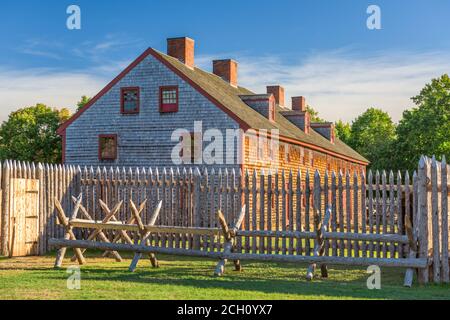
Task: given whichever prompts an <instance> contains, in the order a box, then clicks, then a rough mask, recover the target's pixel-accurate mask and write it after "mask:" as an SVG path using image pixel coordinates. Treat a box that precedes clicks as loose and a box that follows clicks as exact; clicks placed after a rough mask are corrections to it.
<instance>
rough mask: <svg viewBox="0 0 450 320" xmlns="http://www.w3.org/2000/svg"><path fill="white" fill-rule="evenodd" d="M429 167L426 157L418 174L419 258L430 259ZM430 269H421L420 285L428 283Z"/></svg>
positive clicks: (422, 159) (422, 158)
mask: <svg viewBox="0 0 450 320" xmlns="http://www.w3.org/2000/svg"><path fill="white" fill-rule="evenodd" d="M427 167H428V161H427V160H426V159H425V157H424V156H422V157H421V158H420V161H419V167H418V172H417V175H418V176H417V179H418V181H417V187H418V188H417V194H416V196H417V201H418V207H417V209H418V210H417V220H418V224H417V227H418V240H419V258H422V259H428V217H429V213H428V199H427V198H428V197H427V171H428V170H427ZM428 277H429V273H428V268H424V269H419V274H418V278H419V283H420V284H427V283H428Z"/></svg>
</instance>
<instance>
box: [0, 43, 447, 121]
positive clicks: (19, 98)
mask: <svg viewBox="0 0 450 320" xmlns="http://www.w3.org/2000/svg"><path fill="white" fill-rule="evenodd" d="M227 56H232V57H237V58H236V59H237V60H238V62H239V84H240V85H242V86H245V87H248V88H249V89H251V90H253V91H255V92H258V93H259V92H265V86H266V85H269V84H270V85H272V84H281V85H283V86H284V87H285V88H286V94H287V97H286V98H287V100H286V101H287V102H288V104H290V103H289V101H290V96H293V95H304V96H306V98H307V101H308V103H309V104H310V105H312V106H313V107H314V108H315V109H316V110H318V111H319V112H320V115H321V116H322V117H323V118H325V119H327V120H329V121H335V120H337V119H342V120H345V121H351V120H353V119H354V118H355V117H356V116H358V115H359V114H361V113H362V112H364V111H365V110H366V109H367V108H368V107H372V106H376V107H378V108H381V109H383V110H386V111H388V112H389V114H390V115H391V116H392V118H393V120H394V121H398V120H399V119H400V118H401V114H402V112H403V110H405V109H408V108H410V107H411V106H412V102H411V101H410V97H412V96H414V95H416V94H417V93H418V92H419V91H420V89H421V88H422V87H423V86H424V85H425V83H428V82H429V81H430V80H431V79H432V78H434V77H438V76H440V75H441V74H442V73H445V72H449V70H450V54H447V53H436V52H435V53H420V54H413V53H409V54H407V53H404V54H401V53H396V54H392V53H390V54H388V53H385V54H380V55H379V56H373V57H369V58H362V57H358V56H352V55H349V54H346V53H345V52H343V51H342V50H341V51H335V52H329V53H322V54H315V55H310V56H309V57H307V58H306V59H303V60H301V61H299V62H297V63H295V62H294V63H287V62H285V61H286V60H284V59H282V58H281V57H250V56H248V55H245V54H244V55H242V54H241V55H239V54H232V55H223V54H222V55H220V56H217V57H214V58H220V57H227ZM211 60H213V57H211V56H205V55H203V56H198V57H197V58H196V63H197V64H198V65H199V66H200V67H202V68H204V69H207V70H211ZM291 61H292V59H291ZM128 63H129V61H120V62H117V61H115V62H112V61H111V62H110V63H108V62H104V63H103V64H99V65H98V66H96V67H95V68H91V69H86V70H85V71H78V72H76V73H72V72H61V71H58V70H52V69H26V70H12V69H8V68H5V67H2V66H0V97H1V99H0V121H2V120H5V119H6V118H7V116H8V114H9V113H10V112H11V111H14V110H17V109H18V108H22V107H24V106H30V105H35V104H36V103H38V102H40V103H45V104H47V105H49V106H57V107H72V108H74V106H75V105H76V102H77V101H79V99H80V96H81V95H88V96H94V95H95V94H96V93H97V92H98V91H99V90H101V88H103V87H104V86H105V85H106V84H107V83H108V82H109V81H110V80H111V79H112V78H114V76H116V75H117V74H118V73H119V72H120V71H121V70H122V69H123V68H125V66H126V65H128Z"/></svg>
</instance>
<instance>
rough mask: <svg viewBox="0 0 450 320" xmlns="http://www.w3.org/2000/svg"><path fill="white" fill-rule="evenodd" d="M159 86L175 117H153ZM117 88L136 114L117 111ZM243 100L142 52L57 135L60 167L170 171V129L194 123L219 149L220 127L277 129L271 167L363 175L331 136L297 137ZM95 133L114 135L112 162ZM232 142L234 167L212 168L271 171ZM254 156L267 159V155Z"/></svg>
mask: <svg viewBox="0 0 450 320" xmlns="http://www.w3.org/2000/svg"><path fill="white" fill-rule="evenodd" d="M164 86H177V87H178V111H177V112H172V113H160V109H159V108H160V88H161V87H164ZM124 87H139V91H140V98H139V113H137V114H122V113H121V96H120V93H121V88H124ZM249 95H250V96H251V95H254V93H253V92H251V91H250V90H248V89H245V88H242V87H236V86H232V85H230V84H229V83H228V82H227V81H224V80H223V79H222V78H220V77H219V76H217V75H214V74H212V73H208V72H205V71H203V70H201V69H198V68H195V67H194V68H191V67H189V66H186V65H185V64H184V63H182V62H180V61H179V60H177V59H176V58H173V57H170V56H167V55H165V54H163V53H160V52H158V51H156V50H154V49H151V48H150V49H148V50H147V51H146V52H145V53H144V54H142V55H141V56H140V57H139V58H138V59H137V60H136V61H135V62H134V63H133V64H132V65H131V66H130V67H129V68H127V69H126V71H125V72H123V73H122V74H121V75H120V76H119V77H118V78H116V79H115V80H113V82H112V83H111V84H110V85H108V86H107V87H106V89H104V90H103V91H102V94H99V95H98V96H96V97H95V98H94V99H93V100H92V102H91V103H90V104H89V105H88V106H86V107H85V108H84V109H83V110H82V111H80V112H78V113H77V114H76V115H75V116H74V117H73V118H72V119H71V120H69V121H68V122H67V123H66V124H63V126H62V127H61V128H60V129H59V133H60V134H62V135H63V136H65V162H66V163H68V164H75V165H82V166H83V165H104V166H110V165H119V166H140V167H171V166H174V164H173V162H172V159H171V154H172V149H173V147H174V146H175V144H177V143H178V141H176V142H175V141H171V135H172V133H173V131H174V130H176V129H179V128H184V129H186V130H188V131H189V132H193V131H194V121H202V122H203V131H205V130H207V129H212V128H214V129H219V130H220V131H221V132H222V133H223V137H224V139H223V140H224V151H226V148H225V142H226V139H225V137H226V134H225V130H226V129H234V130H236V129H239V128H242V129H245V130H247V129H249V128H252V129H256V130H258V129H267V130H271V129H278V130H279V133H280V140H281V141H280V147H279V149H278V152H279V156H280V160H281V161H280V162H279V167H278V169H287V170H289V169H294V170H295V169H298V168H302V169H304V168H317V169H319V170H320V171H321V173H322V174H323V172H324V171H325V170H326V169H329V170H339V169H342V170H343V171H345V170H346V169H352V170H364V168H365V166H366V165H367V163H368V161H367V159H365V158H364V157H362V156H361V155H360V154H358V153H357V152H356V151H354V150H353V149H351V148H350V147H349V146H347V145H346V144H345V143H343V142H342V141H340V140H339V139H338V138H336V139H335V140H334V143H332V142H330V141H329V140H328V139H326V138H325V137H323V136H322V135H321V134H319V133H318V132H316V131H314V130H312V129H310V130H309V132H307V133H305V132H304V131H303V130H302V129H300V128H299V127H297V126H296V125H295V124H293V123H292V122H290V121H289V120H288V119H287V118H286V117H284V116H283V112H286V111H287V110H288V109H287V108H284V107H280V106H278V105H277V106H276V108H275V112H276V114H275V121H270V120H269V119H268V118H267V117H265V116H264V115H263V114H260V113H258V111H256V110H254V109H253V108H251V107H250V106H249V105H247V104H246V103H245V102H244V101H243V100H242V96H249ZM279 98H280V97H279ZM102 134H106V135H109V134H116V135H117V146H118V147H117V159H116V160H113V161H112V160H110V161H107V160H106V161H100V160H99V159H98V137H99V135H102ZM238 143H239V144H240V145H243V146H244V148H245V150H244V151H243V159H240V160H244V161H243V164H242V165H240V162H241V161H238V160H237V155H236V154H235V155H234V158H235V161H234V164H228V165H226V164H215V165H214V166H217V167H221V168H224V167H228V168H229V169H231V168H234V169H236V170H239V169H257V170H259V169H262V168H269V167H271V163H270V161H269V160H267V159H263V162H262V163H256V164H255V163H254V157H257V155H258V147H257V146H252V145H251V144H249V143H247V142H246V141H239V142H238ZM207 144H208V143H203V146H204V147H205V146H206V145H207ZM259 151H260V152H259V153H264V154H265V155H267V150H266V151H264V150H261V149H260V150H259ZM275 152H277V151H275ZM222 158H223V159H224V162H225V157H222Z"/></svg>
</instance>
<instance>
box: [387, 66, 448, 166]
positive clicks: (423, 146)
mask: <svg viewBox="0 0 450 320" xmlns="http://www.w3.org/2000/svg"><path fill="white" fill-rule="evenodd" d="M412 100H413V101H414V103H415V104H416V107H415V108H413V109H411V110H406V111H405V112H403V118H402V119H401V120H400V122H399V124H398V126H397V141H396V142H395V146H394V148H393V149H394V151H395V156H394V158H395V164H396V166H397V167H398V168H402V169H409V170H414V169H416V168H417V162H418V159H419V158H420V156H421V155H427V156H432V155H436V156H437V157H439V158H440V157H441V156H442V155H445V157H446V158H447V159H450V78H449V76H448V75H447V74H444V75H442V76H441V77H439V78H436V79H433V80H431V83H429V84H427V85H426V86H425V87H424V88H423V89H422V90H421V92H420V94H419V95H417V96H415V97H413V98H412Z"/></svg>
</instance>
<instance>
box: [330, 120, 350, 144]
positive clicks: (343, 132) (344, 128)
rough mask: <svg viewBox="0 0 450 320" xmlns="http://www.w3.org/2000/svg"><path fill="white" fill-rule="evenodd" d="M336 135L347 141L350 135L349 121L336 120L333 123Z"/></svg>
mask: <svg viewBox="0 0 450 320" xmlns="http://www.w3.org/2000/svg"><path fill="white" fill-rule="evenodd" d="M334 128H335V132H336V137H338V138H339V139H340V140H342V141H343V142H345V143H349V141H350V138H351V135H352V127H351V126H350V124H349V123H347V122H343V121H342V120H338V121H336V122H335V123H334Z"/></svg>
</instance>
